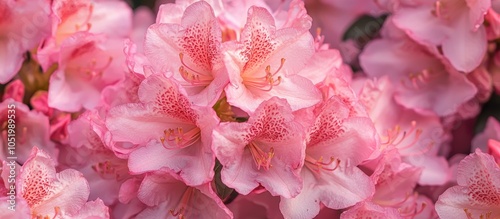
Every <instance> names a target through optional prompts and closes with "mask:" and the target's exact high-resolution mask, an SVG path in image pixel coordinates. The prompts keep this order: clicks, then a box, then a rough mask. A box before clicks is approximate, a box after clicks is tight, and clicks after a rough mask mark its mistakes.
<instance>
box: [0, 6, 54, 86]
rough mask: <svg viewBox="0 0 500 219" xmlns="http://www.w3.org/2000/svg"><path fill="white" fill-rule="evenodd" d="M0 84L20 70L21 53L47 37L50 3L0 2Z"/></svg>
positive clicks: (22, 55)
mask: <svg viewBox="0 0 500 219" xmlns="http://www.w3.org/2000/svg"><path fill="white" fill-rule="evenodd" d="M0 14H1V15H0V64H1V66H2V68H1V70H0V83H1V84H5V83H7V82H9V81H10V80H11V79H12V78H13V77H14V76H15V75H16V73H17V72H18V71H19V69H20V68H21V65H22V63H23V61H24V53H26V52H27V51H28V50H31V49H34V48H36V47H37V46H38V45H39V44H40V43H41V41H42V40H43V39H44V38H45V37H47V36H48V35H49V34H50V22H49V19H48V18H47V17H48V16H49V14H50V1H48V0H35V1H31V0H30V1H28V0H20V1H17V0H5V1H2V2H1V3H0Z"/></svg>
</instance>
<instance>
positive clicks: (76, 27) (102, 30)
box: [37, 0, 132, 69]
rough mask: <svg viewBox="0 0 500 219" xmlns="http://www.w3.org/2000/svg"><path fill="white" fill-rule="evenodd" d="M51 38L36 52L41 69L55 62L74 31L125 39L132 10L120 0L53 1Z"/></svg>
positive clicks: (128, 31) (130, 28)
mask: <svg viewBox="0 0 500 219" xmlns="http://www.w3.org/2000/svg"><path fill="white" fill-rule="evenodd" d="M52 11H53V13H52V14H51V18H50V19H51V24H52V35H51V37H49V38H48V39H47V40H46V42H45V43H44V45H43V46H42V47H41V48H40V49H39V51H38V54H37V55H38V59H39V60H40V64H41V65H42V66H43V68H44V69H46V68H48V67H49V66H50V65H51V64H53V63H56V62H57V61H58V59H59V58H58V57H59V56H60V54H59V53H60V52H61V51H60V49H61V47H62V46H63V45H62V44H63V43H64V41H65V40H66V39H68V38H70V37H71V36H72V35H73V34H75V33H77V32H89V33H94V34H105V35H106V36H108V37H110V38H116V39H119V38H125V37H127V36H128V35H129V34H130V33H131V30H132V10H131V9H130V8H129V7H128V6H127V5H126V3H125V2H122V1H101V0H91V1H87V0H55V1H53V2H52Z"/></svg>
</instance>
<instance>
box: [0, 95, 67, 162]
mask: <svg viewBox="0 0 500 219" xmlns="http://www.w3.org/2000/svg"><path fill="white" fill-rule="evenodd" d="M9 110H10V111H9ZM9 112H10V113H9ZM0 115H1V117H0V118H1V124H4V127H2V138H1V140H0V148H2V150H1V152H0V159H2V160H6V158H7V157H11V156H12V154H9V153H8V152H9V150H8V142H9V141H12V140H9V138H10V139H12V138H15V143H16V144H15V147H14V153H15V156H14V157H16V161H17V162H19V163H21V164H23V163H24V162H26V160H27V159H28V157H29V156H30V154H31V149H32V148H33V147H34V146H37V147H40V148H41V149H43V150H45V151H46V153H48V154H49V155H50V156H53V157H57V155H58V149H56V147H55V144H54V143H53V142H52V141H50V134H49V119H48V118H47V117H46V116H45V115H43V114H42V113H39V112H35V111H30V110H29V108H28V106H26V105H24V104H22V103H19V102H15V101H14V100H12V99H7V100H5V101H3V102H2V103H0ZM9 115H10V119H12V120H13V122H11V123H9V122H8V119H9ZM9 124H14V126H15V128H14V129H13V130H14V132H15V133H10V134H11V135H10V136H9V131H8V130H9V127H8V125H9Z"/></svg>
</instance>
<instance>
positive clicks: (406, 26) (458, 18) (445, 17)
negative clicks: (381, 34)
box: [394, 0, 491, 72]
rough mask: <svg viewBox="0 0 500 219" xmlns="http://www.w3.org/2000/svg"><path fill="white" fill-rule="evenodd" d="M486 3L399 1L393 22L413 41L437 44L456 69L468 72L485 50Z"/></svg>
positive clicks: (488, 0) (466, 0)
mask: <svg viewBox="0 0 500 219" xmlns="http://www.w3.org/2000/svg"><path fill="white" fill-rule="evenodd" d="M490 7H491V0H478V1H471V0H457V1H456V0H439V1H430V0H424V1H420V2H418V3H417V4H413V5H401V7H400V8H399V10H397V11H396V13H395V15H394V23H395V24H396V26H398V27H399V28H401V29H403V30H404V31H405V32H406V33H408V35H409V36H410V37H411V38H412V39H414V40H415V41H417V42H419V43H421V44H425V45H429V46H435V47H437V46H440V47H441V48H442V52H443V55H444V56H445V57H446V58H447V59H448V60H449V61H450V63H451V64H452V65H453V67H455V68H456V69H457V70H459V71H463V72H471V71H472V70H474V68H476V67H477V66H479V64H480V62H481V60H482V59H483V56H484V55H485V53H486V46H487V41H486V31H485V28H484V26H483V25H482V23H483V20H484V15H485V14H486V12H487V10H488V9H489V8H490ZM417 21H418V22H417Z"/></svg>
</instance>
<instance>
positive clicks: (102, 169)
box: [59, 111, 130, 205]
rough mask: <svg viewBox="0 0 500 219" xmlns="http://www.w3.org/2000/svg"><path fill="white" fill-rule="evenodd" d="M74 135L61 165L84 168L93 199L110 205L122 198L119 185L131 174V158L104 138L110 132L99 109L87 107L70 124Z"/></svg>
mask: <svg viewBox="0 0 500 219" xmlns="http://www.w3.org/2000/svg"><path fill="white" fill-rule="evenodd" d="M67 129H68V134H69V136H70V138H68V140H67V147H64V148H62V149H61V155H60V157H59V160H60V163H61V165H64V166H68V167H70V168H73V169H76V170H78V171H80V172H81V173H82V174H83V176H84V177H85V178H86V179H87V180H88V181H89V186H90V199H91V200H94V199H96V198H99V199H101V200H102V201H103V202H104V203H105V204H106V205H112V204H115V203H116V202H117V201H118V193H119V189H120V187H119V185H120V184H121V183H123V182H124V181H125V180H126V179H128V178H130V174H129V170H128V166H127V160H125V159H120V158H118V157H117V156H116V155H115V153H117V152H115V151H112V150H111V148H110V147H109V146H108V145H106V144H105V142H103V140H102V139H103V138H104V135H105V133H106V132H107V129H106V126H105V124H104V121H103V120H102V119H101V118H100V117H99V116H98V115H97V112H96V111H86V112H85V113H83V114H82V115H80V117H79V118H78V119H76V120H74V121H72V122H71V123H70V124H69V125H68V127H67Z"/></svg>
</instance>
